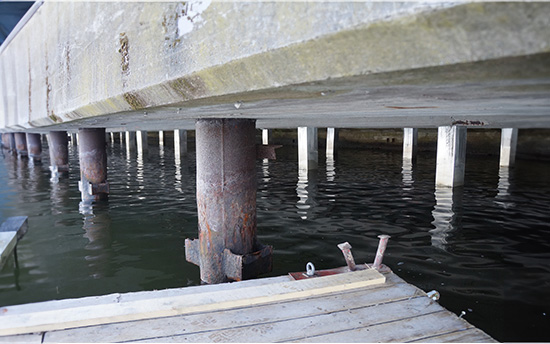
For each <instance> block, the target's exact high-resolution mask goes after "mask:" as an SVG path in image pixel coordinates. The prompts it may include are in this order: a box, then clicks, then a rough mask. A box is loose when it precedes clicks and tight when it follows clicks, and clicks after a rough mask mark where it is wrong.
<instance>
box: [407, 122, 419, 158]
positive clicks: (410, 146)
mask: <svg viewBox="0 0 550 344" xmlns="http://www.w3.org/2000/svg"><path fill="white" fill-rule="evenodd" d="M417 141H418V129H416V128H404V129H403V160H408V161H411V162H412V161H414V160H415V158H416V148H417V147H416V144H417Z"/></svg>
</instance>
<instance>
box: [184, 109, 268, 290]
mask: <svg viewBox="0 0 550 344" xmlns="http://www.w3.org/2000/svg"><path fill="white" fill-rule="evenodd" d="M255 122H256V121H255V120H249V119H200V120H198V121H197V122H196V136H195V139H196V147H197V211H198V222H199V239H198V240H189V239H187V240H186V242H185V255H186V259H187V260H188V261H189V262H191V263H194V264H196V265H199V267H200V276H201V280H202V281H203V282H205V283H209V284H212V283H221V282H226V281H228V280H241V279H246V278H252V277H255V276H257V275H258V274H260V273H263V272H268V271H270V270H271V265H272V261H271V259H272V258H271V255H272V248H271V247H270V246H263V245H261V244H260V243H259V242H258V240H257V238H256V184H257V183H256V144H255V130H256V129H255V128H256V123H255Z"/></svg>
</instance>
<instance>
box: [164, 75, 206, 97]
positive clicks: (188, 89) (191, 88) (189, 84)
mask: <svg viewBox="0 0 550 344" xmlns="http://www.w3.org/2000/svg"><path fill="white" fill-rule="evenodd" d="M168 85H169V86H170V88H171V89H172V90H174V91H176V93H177V94H179V95H180V96H181V98H182V100H186V99H192V98H197V97H200V96H201V95H204V94H205V93H206V92H205V85H204V82H203V81H202V79H201V78H199V77H184V78H179V79H175V80H171V81H168Z"/></svg>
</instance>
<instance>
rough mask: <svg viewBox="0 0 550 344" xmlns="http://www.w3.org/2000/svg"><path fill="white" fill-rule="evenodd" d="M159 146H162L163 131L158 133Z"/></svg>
mask: <svg viewBox="0 0 550 344" xmlns="http://www.w3.org/2000/svg"><path fill="white" fill-rule="evenodd" d="M159 146H164V131H162V130H160V131H159Z"/></svg>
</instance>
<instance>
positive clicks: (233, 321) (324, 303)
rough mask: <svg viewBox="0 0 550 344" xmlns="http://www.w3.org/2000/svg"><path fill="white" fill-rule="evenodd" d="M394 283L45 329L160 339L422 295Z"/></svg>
mask: <svg viewBox="0 0 550 344" xmlns="http://www.w3.org/2000/svg"><path fill="white" fill-rule="evenodd" d="M394 286H395V284H393V283H385V284H383V285H376V286H371V287H365V288H361V289H360V290H353V291H347V292H342V293H337V294H330V295H328V296H326V295H321V296H314V297H310V298H305V299H300V300H289V301H286V302H280V303H276V304H269V305H260V306H254V307H247V308H239V309H233V310H226V311H213V312H207V313H201V314H193V315H183V316H176V317H168V318H159V319H150V320H140V321H135V322H124V323H116V324H106V325H98V326H89V327H81V328H76V329H69V330H62V331H53V332H48V333H46V335H45V337H44V342H45V343H48V342H56V343H61V342H77V341H81V340H84V341H91V340H93V341H99V342H109V343H112V342H118V341H128V340H139V339H148V338H162V340H161V341H163V340H164V337H169V336H174V335H180V334H193V333H196V332H205V331H208V332H209V333H211V334H212V332H214V331H220V330H224V329H228V328H244V327H250V326H256V325H261V324H264V323H265V322H267V321H269V322H277V321H288V320H291V319H297V318H303V317H307V316H315V315H321V314H325V313H331V312H341V311H344V310H348V309H349V308H350V306H353V307H355V308H356V307H373V306H375V305H378V304H381V303H388V302H395V301H399V300H408V299H409V298H415V297H418V296H420V295H423V293H422V292H419V290H418V289H417V288H415V287H413V286H411V285H407V284H401V285H400V287H398V288H395V287H394ZM424 298H426V297H424ZM426 299H427V298H426Z"/></svg>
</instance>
